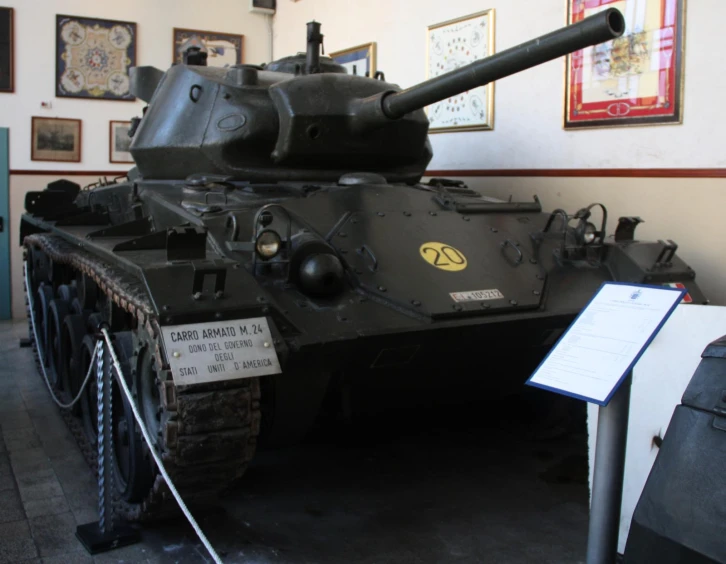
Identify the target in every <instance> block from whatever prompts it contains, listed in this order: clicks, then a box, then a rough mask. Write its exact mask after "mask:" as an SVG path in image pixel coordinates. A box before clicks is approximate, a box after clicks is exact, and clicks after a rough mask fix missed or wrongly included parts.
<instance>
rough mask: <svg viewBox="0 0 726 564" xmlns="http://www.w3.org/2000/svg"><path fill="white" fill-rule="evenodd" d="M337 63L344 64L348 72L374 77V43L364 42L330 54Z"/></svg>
mask: <svg viewBox="0 0 726 564" xmlns="http://www.w3.org/2000/svg"><path fill="white" fill-rule="evenodd" d="M330 58H331V59H333V60H334V61H335V62H336V63H338V64H339V65H342V66H344V67H345V68H346V69H347V71H348V74H354V75H358V76H367V77H368V78H375V76H376V44H375V43H366V44H365V45H358V46H357V47H351V48H350V49H343V50H342V51H336V52H335V53H331V54H330Z"/></svg>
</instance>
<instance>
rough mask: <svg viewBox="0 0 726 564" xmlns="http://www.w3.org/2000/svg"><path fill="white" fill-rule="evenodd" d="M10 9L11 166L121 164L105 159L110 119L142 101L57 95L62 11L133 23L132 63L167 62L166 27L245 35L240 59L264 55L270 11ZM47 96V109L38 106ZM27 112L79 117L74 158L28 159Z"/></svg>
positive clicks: (188, 5) (59, 0)
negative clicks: (69, 160) (12, 62)
mask: <svg viewBox="0 0 726 564" xmlns="http://www.w3.org/2000/svg"><path fill="white" fill-rule="evenodd" d="M2 4H3V5H4V6H9V7H13V8H15V93H14V94H0V127H10V168H11V169H33V170H43V169H45V170H58V169H62V170H73V169H77V170H104V171H106V170H109V171H110V170H121V171H126V170H128V169H129V168H130V166H131V165H119V164H111V163H109V159H108V127H109V124H108V122H109V121H110V120H123V121H127V120H129V119H131V118H132V117H135V116H140V115H141V109H142V107H143V103H142V102H140V101H137V102H121V101H107V100H84V99H72V98H56V97H55V84H54V80H55V54H56V49H55V37H56V35H55V16H56V14H67V15H73V16H86V17H95V18H108V19H116V20H124V21H131V22H136V24H137V33H138V39H137V46H136V61H137V65H153V66H156V67H159V68H160V69H162V70H165V69H167V68H168V67H169V66H170V65H171V62H172V61H171V57H172V34H173V32H172V28H174V27H186V28H193V29H202V30H210V31H222V32H229V33H238V34H241V35H244V51H243V56H244V59H243V62H249V63H263V62H266V61H269V53H270V48H269V31H268V30H269V26H268V16H264V15H259V14H251V13H249V11H248V8H249V2H248V1H245V0H208V1H207V2H199V1H198V0H123V1H120V2H112V1H110V0H102V1H91V0H4V2H3V3H2ZM42 101H50V102H51V103H52V104H53V107H52V109H50V110H46V109H43V108H41V105H40V104H41V102H42ZM31 116H46V117H64V118H77V119H78V118H80V119H82V120H83V123H82V128H83V133H82V135H83V143H82V155H81V162H80V163H58V162H39V161H31V160H30V124H31V120H30V118H31Z"/></svg>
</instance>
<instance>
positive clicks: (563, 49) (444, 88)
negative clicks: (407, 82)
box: [380, 8, 625, 119]
mask: <svg viewBox="0 0 726 564" xmlns="http://www.w3.org/2000/svg"><path fill="white" fill-rule="evenodd" d="M624 32H625V19H624V18H623V15H622V13H620V11H619V10H617V9H616V8H609V9H607V10H603V11H602V12H599V13H597V14H595V15H592V16H589V17H587V18H585V19H584V20H582V21H580V22H578V23H576V24H572V25H568V26H566V27H563V28H561V29H559V30H556V31H553V32H551V33H548V34H546V35H543V36H541V37H538V38H536V39H533V40H531V41H527V42H526V43H522V44H521V45H517V46H515V47H512V48H510V49H507V50H506V51H502V52H501V53H497V54H495V55H492V56H491V57H487V58H485V59H482V60H479V61H476V62H474V63H471V64H469V65H466V66H465V67H461V68H459V69H456V70H454V71H451V72H448V73H446V74H443V75H441V76H437V77H436V78H432V79H431V80H427V81H426V82H422V83H421V84H418V85H416V86H412V87H411V88H408V89H406V90H402V91H401V92H396V93H388V94H387V95H384V97H383V99H382V100H381V102H380V103H381V106H382V107H381V109H382V111H383V114H384V115H385V117H387V118H389V119H398V118H401V117H403V116H405V115H406V114H408V113H410V112H413V111H415V110H419V109H422V108H425V107H426V106H429V105H430V104H433V103H435V102H440V101H441V100H445V99H446V98H449V97H451V96H455V95H457V94H461V93H462V92H466V91H467V90H471V89H472V88H476V87H479V86H484V85H485V84H489V83H490V82H494V81H495V80H498V79H500V78H504V77H507V76H510V75H512V74H516V73H518V72H521V71H523V70H526V69H529V68H532V67H535V66H537V65H540V64H542V63H546V62H548V61H551V60H553V59H557V58H558V57H561V56H563V55H567V54H569V53H573V52H575V51H579V50H580V49H584V48H586V47H590V46H592V45H597V44H599V43H604V42H605V41H609V40H611V39H615V38H617V37H620V36H621V35H622V34H623V33H624Z"/></svg>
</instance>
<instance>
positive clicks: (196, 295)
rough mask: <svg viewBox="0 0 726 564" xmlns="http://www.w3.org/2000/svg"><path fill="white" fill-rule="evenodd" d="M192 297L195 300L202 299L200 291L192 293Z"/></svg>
mask: <svg viewBox="0 0 726 564" xmlns="http://www.w3.org/2000/svg"><path fill="white" fill-rule="evenodd" d="M192 298H194V299H195V300H201V299H202V293H201V292H194V293H193V294H192Z"/></svg>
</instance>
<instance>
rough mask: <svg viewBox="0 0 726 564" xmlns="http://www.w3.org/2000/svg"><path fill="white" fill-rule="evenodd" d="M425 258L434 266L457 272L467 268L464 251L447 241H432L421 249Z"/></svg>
mask: <svg viewBox="0 0 726 564" xmlns="http://www.w3.org/2000/svg"><path fill="white" fill-rule="evenodd" d="M419 252H420V253H421V256H422V257H423V259H424V260H425V261H426V262H427V263H429V264H430V265H432V266H435V267H436V268H440V269H441V270H448V271H449V272H457V271H459V270H464V269H465V268H466V265H467V262H466V257H465V256H464V253H462V252H461V251H460V250H458V249H455V248H454V247H452V246H451V245H447V244H446V243H437V242H436V241H430V242H428V243H424V244H423V245H421V248H420V249H419Z"/></svg>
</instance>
